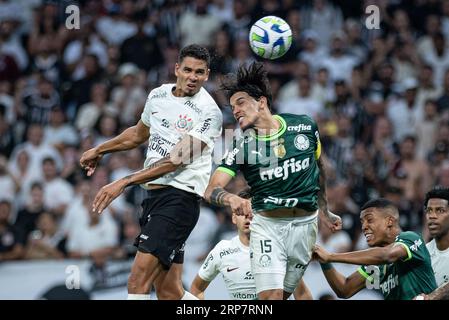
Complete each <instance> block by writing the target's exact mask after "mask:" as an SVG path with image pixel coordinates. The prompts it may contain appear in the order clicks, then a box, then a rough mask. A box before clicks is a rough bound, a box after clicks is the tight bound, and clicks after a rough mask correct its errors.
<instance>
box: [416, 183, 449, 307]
mask: <svg viewBox="0 0 449 320" xmlns="http://www.w3.org/2000/svg"><path fill="white" fill-rule="evenodd" d="M424 211H425V213H426V220H427V221H426V223H427V228H428V229H429V233H430V235H431V236H432V238H433V240H432V241H430V242H429V243H427V250H429V253H430V259H431V261H432V269H433V271H434V272H435V280H436V282H437V286H438V289H436V290H435V291H433V292H432V293H430V294H428V295H422V296H423V298H424V299H429V300H442V299H443V300H448V299H449V189H448V188H442V187H436V188H434V189H432V190H430V191H429V192H427V194H426V200H425V207H424Z"/></svg>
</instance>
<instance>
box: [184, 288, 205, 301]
mask: <svg viewBox="0 0 449 320" xmlns="http://www.w3.org/2000/svg"><path fill="white" fill-rule="evenodd" d="M181 300H200V299H198V298H197V297H195V296H194V295H193V294H191V293H190V292H189V291H187V290H184V295H183V296H182V298H181Z"/></svg>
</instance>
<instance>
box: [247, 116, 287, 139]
mask: <svg viewBox="0 0 449 320" xmlns="http://www.w3.org/2000/svg"><path fill="white" fill-rule="evenodd" d="M273 118H275V119H276V120H277V121H278V122H279V124H280V125H281V127H280V128H279V130H278V131H277V132H275V133H273V134H270V135H266V136H258V135H256V134H255V133H254V132H251V135H252V136H253V137H255V138H256V139H257V140H262V141H270V140H274V139H277V138H279V137H280V136H281V135H283V134H284V132H285V130H287V123H286V122H285V120H284V118H282V117H281V116H280V115H277V114H275V115H274V116H273Z"/></svg>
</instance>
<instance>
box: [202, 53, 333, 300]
mask: <svg viewBox="0 0 449 320" xmlns="http://www.w3.org/2000/svg"><path fill="white" fill-rule="evenodd" d="M222 89H224V90H225V91H226V92H227V94H228V97H229V99H230V105H231V108H232V112H233V115H234V117H235V119H236V120H237V121H238V123H239V126H240V128H241V129H242V131H243V136H242V138H241V139H236V140H235V141H234V143H233V148H232V149H231V150H230V151H229V152H228V153H227V155H225V157H224V159H223V162H222V164H221V165H220V166H219V167H218V168H217V170H216V171H215V173H214V174H213V176H212V178H211V180H210V182H209V186H208V187H207V189H206V193H205V198H206V200H207V201H209V202H211V203H213V204H216V205H225V206H229V207H231V209H232V211H233V212H236V213H237V214H241V215H248V216H253V212H254V213H255V215H254V217H253V220H252V222H251V227H250V230H251V239H250V257H251V270H252V273H253V275H254V279H255V283H256V292H257V294H258V298H259V299H262V300H264V299H278V300H280V299H284V298H286V297H288V296H289V295H290V294H291V293H292V292H293V291H294V290H295V288H296V286H297V285H298V282H299V281H300V279H301V278H302V275H303V274H304V271H305V269H306V268H307V266H308V264H309V261H310V259H311V256H312V250H313V247H314V245H315V241H316V235H317V217H318V211H320V213H321V214H322V216H323V217H324V220H323V221H324V222H325V223H326V224H327V226H328V227H330V228H331V229H332V230H338V229H341V219H340V218H339V217H338V216H336V215H334V214H332V213H331V212H329V211H328V209H327V201H326V190H325V177H324V170H323V165H322V161H321V158H320V154H321V145H320V140H319V132H318V128H317V125H316V123H315V121H313V120H312V119H311V118H310V117H307V116H304V115H301V116H299V115H292V114H280V115H273V114H272V113H271V109H270V107H271V105H272V95H271V89H270V86H269V82H268V78H267V75H266V71H265V70H264V69H263V65H262V64H261V63H257V62H256V63H253V64H251V65H250V66H249V67H245V66H241V67H240V68H239V70H238V72H237V74H236V75H232V76H229V77H227V78H226V79H225V80H224V82H223V84H222ZM238 171H241V172H242V173H243V175H244V177H245V179H246V181H247V183H248V185H249V186H250V187H251V201H249V200H247V199H242V198H241V197H239V196H237V195H235V194H232V193H229V192H227V191H225V190H224V188H225V187H226V186H227V185H228V183H229V182H230V181H231V180H232V178H233V177H234V176H235V175H236V174H237V172H238ZM318 208H319V209H320V210H318Z"/></svg>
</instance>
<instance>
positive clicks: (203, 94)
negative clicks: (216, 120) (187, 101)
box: [194, 87, 221, 112]
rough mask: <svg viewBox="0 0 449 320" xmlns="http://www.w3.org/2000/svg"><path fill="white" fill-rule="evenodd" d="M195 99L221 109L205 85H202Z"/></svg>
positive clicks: (210, 106) (212, 107)
mask: <svg viewBox="0 0 449 320" xmlns="http://www.w3.org/2000/svg"><path fill="white" fill-rule="evenodd" d="M194 99H195V100H197V101H198V102H200V103H201V104H205V105H207V106H208V107H209V108H211V109H218V110H220V108H219V107H218V105H217V103H216V102H215V99H214V98H213V97H212V96H211V95H210V93H209V92H208V91H207V90H206V89H205V88H204V87H202V88H201V89H200V91H199V92H198V93H197V94H196V95H195V97H194ZM220 112H221V111H220Z"/></svg>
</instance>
